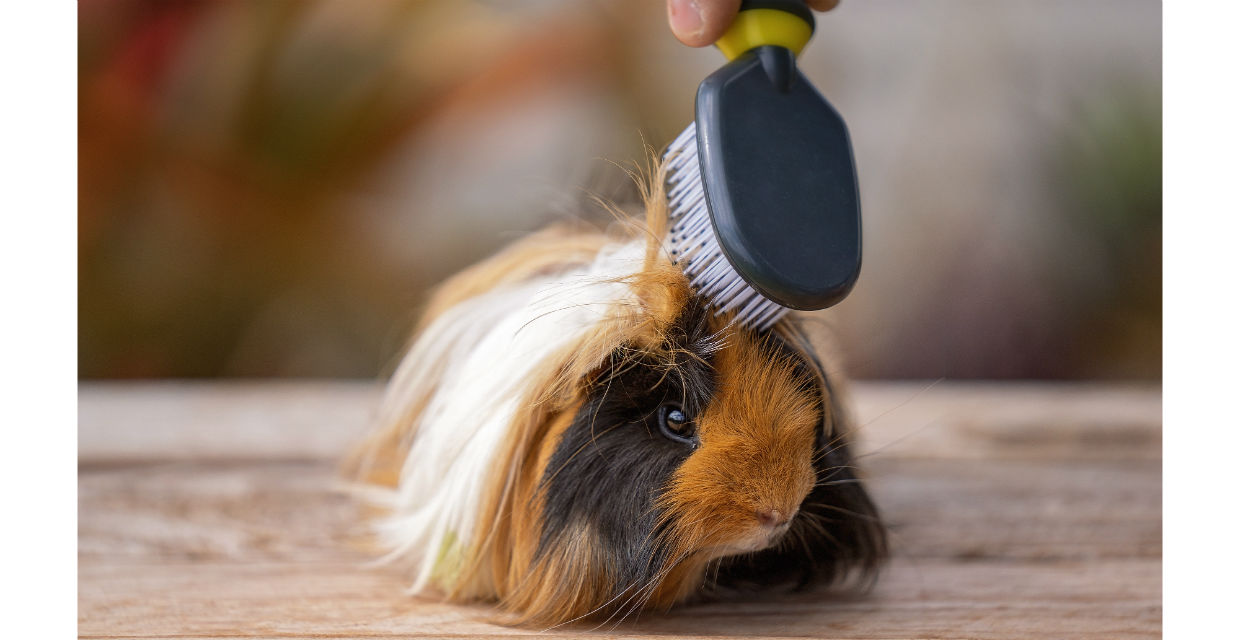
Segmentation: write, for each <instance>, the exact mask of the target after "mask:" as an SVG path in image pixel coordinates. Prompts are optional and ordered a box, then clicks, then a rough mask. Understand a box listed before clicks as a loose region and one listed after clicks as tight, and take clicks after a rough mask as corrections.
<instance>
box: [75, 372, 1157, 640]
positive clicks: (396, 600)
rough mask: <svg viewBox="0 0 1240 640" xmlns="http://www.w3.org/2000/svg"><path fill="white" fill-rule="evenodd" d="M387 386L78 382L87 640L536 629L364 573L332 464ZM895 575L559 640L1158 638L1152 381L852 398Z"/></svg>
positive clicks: (923, 388)
mask: <svg viewBox="0 0 1240 640" xmlns="http://www.w3.org/2000/svg"><path fill="white" fill-rule="evenodd" d="M378 392H379V388H378V387H377V386H376V385H374V384H369V383H353V382H248V383H240V382H237V383H180V382H169V383H153V384H137V385H134V384H100V383H84V384H83V385H82V386H81V388H80V391H79V415H80V420H79V433H78V436H79V475H78V496H79V497H78V559H79V564H78V616H79V617H78V625H79V626H78V632H79V634H80V635H81V636H82V637H101V638H102V637H160V638H186V637H211V638H216V637H218V638H254V637H266V638H282V637H379V636H382V637H425V636H435V637H486V636H507V635H515V634H529V633H534V632H531V631H528V630H520V629H511V628H507V627H502V626H496V625H494V624H491V623H490V622H488V616H489V611H488V609H487V608H486V607H481V606H475V607H467V606H454V605H448V604H443V603H440V602H437V601H434V600H429V599H417V598H414V597H410V596H408V595H406V594H405V593H404V592H403V588H404V586H405V584H406V583H405V582H404V580H403V579H402V577H401V576H400V575H399V574H397V572H396V571H394V570H393V569H391V568H389V567H368V566H364V565H365V563H366V561H367V560H369V559H370V558H369V556H368V555H366V554H365V553H364V552H362V551H360V550H359V549H358V548H357V547H356V543H355V539H356V534H357V531H358V524H357V523H358V517H357V513H356V511H355V509H354V506H353V504H352V503H351V502H350V500H349V499H348V498H347V497H345V496H344V495H341V494H340V493H339V492H337V491H336V490H335V486H334V482H335V481H336V477H335V464H336V461H337V460H338V458H339V456H340V454H341V453H342V452H343V451H344V449H345V447H346V446H347V444H348V443H350V442H351V441H353V439H354V438H356V437H357V436H358V434H359V433H360V432H362V431H363V430H365V428H366V422H367V419H368V417H369V416H370V415H371V412H372V411H373V409H374V407H375V403H376V401H377V398H378ZM852 392H853V407H854V410H855V413H856V414H857V416H858V422H859V423H860V424H862V425H864V426H863V427H862V429H861V430H860V432H859V434H858V439H859V448H858V451H859V452H860V453H862V454H864V457H863V458H862V464H864V466H865V468H866V469H867V471H868V473H869V475H870V478H871V480H870V482H871V487H872V490H873V492H874V495H875V499H876V501H877V502H878V505H879V507H880V509H882V511H883V513H884V515H885V517H886V518H887V520H888V521H889V524H890V527H891V531H892V534H893V539H892V542H893V547H894V549H893V551H894V558H893V560H892V562H891V564H890V565H889V566H888V567H887V569H886V570H885V571H884V572H883V574H882V575H881V577H880V578H879V582H878V584H877V585H876V587H875V588H874V590H873V591H872V592H871V593H869V594H868V595H866V596H864V597H847V598H845V597H839V596H834V595H832V594H829V593H822V592H817V593H801V594H795V595H780V596H769V597H763V598H758V599H753V600H749V601H745V602H726V603H715V604H707V605H697V606H693V607H687V608H681V609H679V610H675V611H673V612H672V613H670V614H666V615H646V616H643V617H642V618H641V619H639V620H637V621H636V622H633V623H625V624H623V625H621V626H619V627H615V628H611V627H607V628H603V629H597V630H594V629H591V628H590V627H589V626H580V627H570V628H560V629H557V630H555V631H553V632H552V633H553V634H555V635H565V636H574V635H577V636H580V635H605V636H624V637H635V636H689V637H735V636H759V637H760V636H768V637H819V638H1082V637H1098V638H1133V637H1156V636H1159V635H1160V634H1161V627H1162V604H1161V600H1162V576H1161V574H1162V522H1161V512H1162V470H1161V467H1162V461H1161V448H1162V431H1161V414H1162V400H1161V390H1160V388H1159V387H1158V386H1157V385H1125V386H1103V385H1092V384H1023V383H1022V384H999V383H985V384H963V383H946V382H944V383H939V384H935V385H930V384H917V383H857V384H855V385H854V387H853V389H852Z"/></svg>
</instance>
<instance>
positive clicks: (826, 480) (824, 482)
mask: <svg viewBox="0 0 1240 640" xmlns="http://www.w3.org/2000/svg"><path fill="white" fill-rule="evenodd" d="M837 484H863V483H862V481H861V478H840V479H839V480H832V479H830V478H824V479H822V480H821V481H819V482H817V483H815V484H814V486H813V488H814V489H817V488H818V487H831V486H835V485H837Z"/></svg>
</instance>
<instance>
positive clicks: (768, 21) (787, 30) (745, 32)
mask: <svg viewBox="0 0 1240 640" xmlns="http://www.w3.org/2000/svg"><path fill="white" fill-rule="evenodd" d="M813 33H814V27H813V25H812V24H810V23H808V22H806V21H805V20H804V19H802V18H801V17H800V16H798V15H796V14H793V13H788V12H787V11H781V10H779V9H767V8H756V7H755V8H753V9H745V10H743V11H741V12H740V13H738V14H736V18H735V19H734V20H732V25H731V26H729V27H728V30H727V31H725V32H724V34H723V37H721V38H719V39H718V40H716V41H715V46H716V47H719V50H720V51H722V52H723V55H725V56H727V57H728V60H735V59H736V57H737V56H739V55H741V54H742V53H745V52H746V51H749V50H750V49H753V48H755V47H760V46H763V45H771V44H773V45H776V46H780V47H783V48H785V49H788V50H790V51H792V53H793V54H800V53H801V49H804V48H805V44H806V43H807V42H809V37H810V36H811V35H813Z"/></svg>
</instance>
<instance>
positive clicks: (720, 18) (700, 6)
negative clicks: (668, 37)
mask: <svg viewBox="0 0 1240 640" xmlns="http://www.w3.org/2000/svg"><path fill="white" fill-rule="evenodd" d="M740 7H741V0H667V22H668V24H669V25H670V26H671V28H672V34H673V35H675V36H676V39H677V40H680V41H681V42H683V43H685V44H687V45H689V46H690V47H704V46H706V45H709V44H714V42H715V41H716V40H718V39H719V37H720V36H722V35H723V32H724V31H726V30H727V28H728V25H730V24H732V19H733V18H735V17H736V12H737V11H739V10H740Z"/></svg>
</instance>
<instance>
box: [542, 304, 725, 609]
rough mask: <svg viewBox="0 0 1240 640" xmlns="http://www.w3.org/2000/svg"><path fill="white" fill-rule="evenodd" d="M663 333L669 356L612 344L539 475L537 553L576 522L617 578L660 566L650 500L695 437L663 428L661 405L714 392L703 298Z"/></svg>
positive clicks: (693, 405)
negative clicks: (604, 552)
mask: <svg viewBox="0 0 1240 640" xmlns="http://www.w3.org/2000/svg"><path fill="white" fill-rule="evenodd" d="M688 308H689V309H691V310H692V311H689V312H687V313H685V314H684V315H682V317H681V318H680V319H678V320H677V322H676V324H675V326H674V327H673V329H672V330H671V331H670V332H669V339H670V340H671V342H672V343H673V345H674V346H675V347H676V348H677V349H678V351H677V352H675V360H674V361H673V362H672V363H666V362H653V361H650V360H649V359H648V358H641V357H637V358H634V357H632V356H631V355H630V354H629V353H628V352H625V351H623V350H622V351H619V352H617V353H614V354H612V357H611V364H610V367H609V370H608V371H605V372H603V373H602V375H600V376H599V378H598V380H596V381H595V382H594V383H593V389H592V392H591V395H590V397H589V399H588V400H587V402H586V403H585V405H584V406H582V408H581V409H580V410H579V411H578V412H577V415H576V417H575V418H574V419H573V422H572V424H571V425H570V426H569V427H568V429H566V430H565V432H564V434H563V436H562V437H561V439H560V442H559V443H558V444H557V446H556V449H555V452H554V453H553V454H552V456H551V459H550V460H549V461H548V463H547V470H546V472H545V473H544V475H543V478H542V480H541V490H542V491H543V495H544V496H545V505H544V521H543V530H542V533H541V536H540V540H539V553H540V554H542V553H548V552H549V551H550V550H551V549H552V548H553V547H554V542H555V539H556V537H557V536H559V535H561V534H562V533H564V532H566V531H571V530H573V529H574V528H577V527H580V526H582V525H587V524H588V525H589V526H590V527H591V528H592V529H593V530H594V531H595V532H597V534H598V536H599V538H600V540H599V543H600V544H601V545H602V546H603V547H604V548H606V549H609V550H611V551H613V553H614V555H611V557H610V558H609V559H610V560H612V561H613V562H614V563H615V564H614V566H611V567H608V569H609V571H611V572H612V575H615V576H617V584H619V585H620V586H621V588H624V587H627V586H629V585H633V586H634V587H637V586H641V585H645V584H646V583H647V582H649V580H650V579H651V578H653V577H654V575H655V572H656V571H658V568H659V567H660V566H662V563H663V561H664V560H665V557H664V555H663V554H664V550H663V549H662V548H661V547H660V546H659V545H657V544H656V543H655V540H657V538H658V536H656V535H654V528H655V526H656V523H657V521H658V514H657V513H656V512H655V509H654V501H655V499H656V497H657V496H658V494H659V491H660V489H661V488H662V487H664V486H665V485H667V483H668V481H669V480H670V479H671V475H672V473H673V472H674V471H675V470H676V469H677V468H678V467H679V466H680V464H681V463H682V462H684V460H685V459H686V458H688V457H689V454H691V453H692V452H693V447H692V445H690V444H687V443H684V442H677V441H674V440H671V439H669V438H667V437H665V436H664V435H663V434H662V433H661V432H660V429H659V422H658V421H659V407H660V406H662V405H663V404H664V403H667V402H675V403H678V404H679V405H680V406H681V407H683V409H684V410H685V411H686V413H687V414H688V415H690V416H695V415H697V414H698V413H699V412H700V411H702V410H703V409H705V407H706V404H707V403H708V402H709V401H710V397H711V395H712V393H713V392H714V387H715V377H714V374H713V373H712V371H711V368H710V351H711V349H710V346H711V345H710V339H711V337H712V332H711V330H710V327H709V325H708V318H709V316H708V315H707V312H706V311H704V310H703V309H704V305H703V304H701V303H700V302H699V301H694V302H692V303H690V304H689V305H688Z"/></svg>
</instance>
